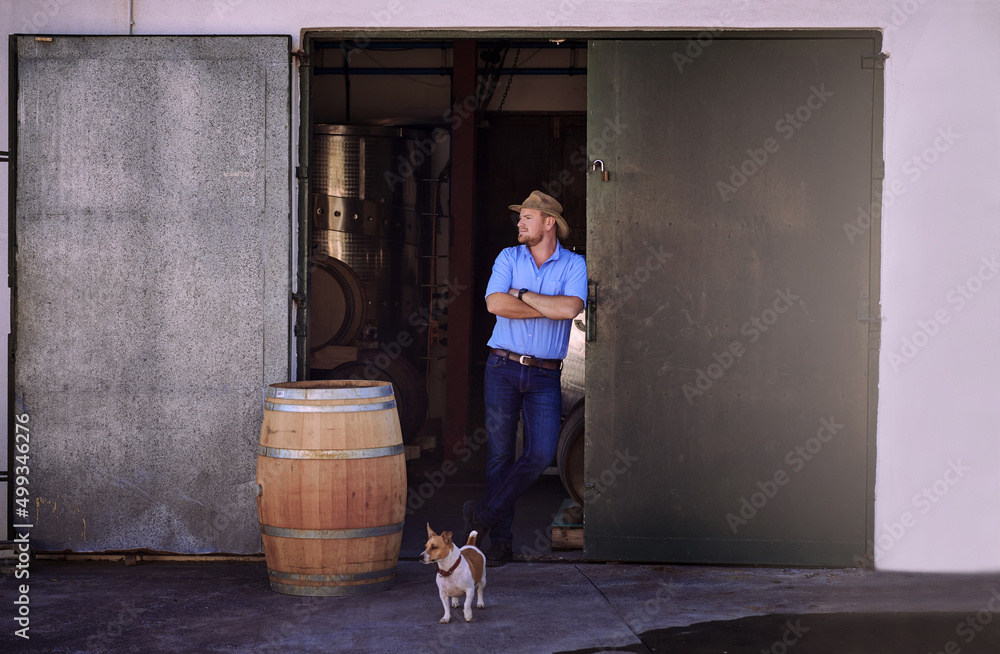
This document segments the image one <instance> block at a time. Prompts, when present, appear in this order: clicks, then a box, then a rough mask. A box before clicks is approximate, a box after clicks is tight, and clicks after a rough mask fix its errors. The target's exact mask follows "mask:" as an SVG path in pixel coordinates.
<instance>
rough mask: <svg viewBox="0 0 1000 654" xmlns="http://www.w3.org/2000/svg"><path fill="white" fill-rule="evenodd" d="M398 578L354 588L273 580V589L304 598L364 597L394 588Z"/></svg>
mask: <svg viewBox="0 0 1000 654" xmlns="http://www.w3.org/2000/svg"><path fill="white" fill-rule="evenodd" d="M395 581H396V577H395V576H393V577H392V579H386V580H385V581H379V582H376V583H368V584H356V585H353V586H297V585H295V584H279V583H278V582H276V581H274V580H273V579H272V580H271V588H272V589H273V590H276V591H278V592H279V593H285V594H286V595H301V596H304V597H347V596H350V595H363V594H365V593H377V592H379V591H383V590H388V589H390V588H392V585H393V583H394V582H395Z"/></svg>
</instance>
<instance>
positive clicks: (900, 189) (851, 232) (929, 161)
mask: <svg viewBox="0 0 1000 654" xmlns="http://www.w3.org/2000/svg"><path fill="white" fill-rule="evenodd" d="M960 138H962V135H961V134H956V133H955V132H954V131H953V128H952V127H951V126H949V127H947V128H941V129H939V130H938V131H937V135H936V136H935V138H934V140H933V141H932V142H931V144H930V145H928V146H927V147H926V148H924V149H923V150H921V151H920V153H918V154H915V155H913V156H912V157H910V158H909V159H907V160H906V163H904V164H903V169H902V170H903V174H904V175H906V179H907V180H908V183H907V181H904V180H903V179H899V178H896V179H893V180H892V181H891V182H888V183H887V184H884V185H883V187H882V188H881V189H879V190H877V191H876V192H875V193H873V196H874V197H872V202H871V205H869V206H868V207H858V215H857V216H856V217H855V219H854V222H853V223H852V222H845V223H844V234H845V235H846V236H847V240H848V241H850V242H851V243H854V240H855V239H856V238H857V237H859V236H864V234H865V233H866V232H867V231H868V230H869V229H871V226H872V213H873V212H874V211H875V210H876V209H877V208H879V207H881V208H882V209H886V208H888V207H891V206H892V205H893V204H894V203H895V202H896V199H897V198H899V197H902V196H903V195H905V194H906V192H907V190H909V186H908V184H916V183H917V182H919V181H920V179H921V178H922V177H923V176H924V175H925V174H927V171H929V170H930V168H931V166H933V165H934V164H935V163H937V162H938V160H939V159H940V158H941V155H943V154H944V153H945V152H947V151H948V150H950V149H951V148H952V146H954V145H955V143H956V142H958V140H959V139H960Z"/></svg>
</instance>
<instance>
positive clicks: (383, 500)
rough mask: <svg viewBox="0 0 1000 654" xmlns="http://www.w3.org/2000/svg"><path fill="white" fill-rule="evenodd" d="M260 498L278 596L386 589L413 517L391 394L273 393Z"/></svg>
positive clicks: (296, 385)
mask: <svg viewBox="0 0 1000 654" xmlns="http://www.w3.org/2000/svg"><path fill="white" fill-rule="evenodd" d="M257 492H258V498H257V510H258V514H259V517H260V531H261V537H262V539H263V542H264V555H265V558H266V559H267V572H268V577H269V579H270V582H271V588H272V589H274V590H276V591H278V592H280V593H287V594H290V595H324V596H328V595H357V594H361V593H371V592H375V591H380V590H384V589H386V588H389V587H390V586H391V585H392V583H393V581H394V579H395V576H396V564H397V562H398V560H399V547H400V542H401V540H402V537H403V519H404V517H405V514H406V464H405V461H404V456H403V441H402V436H401V434H400V429H399V418H398V416H397V414H396V401H395V397H394V396H393V392H392V385H391V384H389V383H386V382H379V381H306V382H289V383H283V384H272V385H271V386H269V387H268V389H267V400H266V402H265V405H264V421H263V425H262V426H261V431H260V445H259V447H258V450H257Z"/></svg>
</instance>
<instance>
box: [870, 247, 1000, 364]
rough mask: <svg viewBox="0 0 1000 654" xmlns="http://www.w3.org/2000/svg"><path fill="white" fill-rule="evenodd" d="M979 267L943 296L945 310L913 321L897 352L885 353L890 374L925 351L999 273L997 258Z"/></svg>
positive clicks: (984, 262)
mask: <svg viewBox="0 0 1000 654" xmlns="http://www.w3.org/2000/svg"><path fill="white" fill-rule="evenodd" d="M980 263H981V264H982V265H981V266H980V267H979V270H978V271H977V272H976V274H975V275H971V276H970V277H969V278H968V279H966V280H965V281H964V282H962V283H959V284H956V285H955V286H953V287H952V288H951V289H950V290H949V291H948V292H947V293H946V294H945V296H944V299H945V302H947V303H948V305H949V306H948V307H943V308H941V309H938V310H937V311H935V312H934V315H933V316H931V317H930V318H927V319H926V320H924V319H921V320H918V321H917V330H916V331H914V332H913V333H912V334H911V335H910V336H904V337H903V343H902V345H901V346H900V348H899V352H898V353H897V352H894V351H892V350H889V352H888V353H887V354H886V360H887V361H888V362H889V365H891V366H892V371H893V372H899V370H900V368H902V367H903V366H905V365H906V364H907V363H909V362H910V361H912V360H913V359H914V358H915V357H916V356H917V355H918V354H920V352H921V351H922V350H923V349H924V348H925V347H927V345H928V344H929V343H930V342H931V339H933V338H935V337H936V336H937V335H938V334H940V333H941V331H942V330H943V329H944V326H945V325H947V324H948V323H949V322H951V319H952V316H953V315H954V314H956V313H958V312H959V311H961V310H962V309H964V308H965V307H966V305H967V304H968V303H969V302H970V301H971V300H973V299H974V298H975V297H976V296H977V295H979V294H980V293H981V292H982V291H983V288H984V287H985V285H986V282H988V281H990V280H992V279H993V278H994V277H996V276H997V273H998V272H1000V255H996V254H993V255H990V256H989V257H983V258H982V259H980Z"/></svg>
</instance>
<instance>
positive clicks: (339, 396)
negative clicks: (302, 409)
mask: <svg viewBox="0 0 1000 654" xmlns="http://www.w3.org/2000/svg"><path fill="white" fill-rule="evenodd" d="M389 395H392V384H388V383H386V384H377V385H375V386H351V387H345V388H278V387H275V386H274V385H273V384H272V385H271V386H268V387H267V396H268V397H274V398H281V399H286V400H355V399H361V400H367V399H371V398H373V397H388V396H389Z"/></svg>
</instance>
